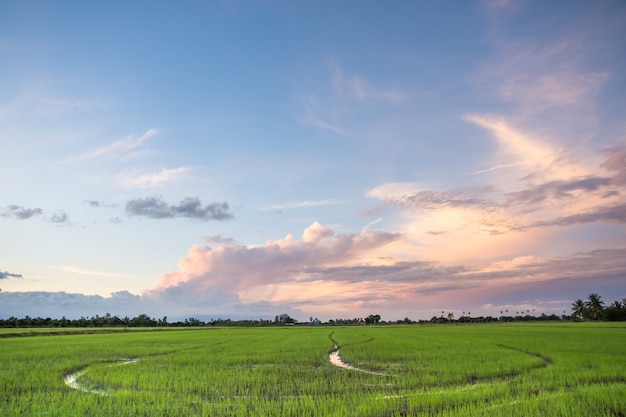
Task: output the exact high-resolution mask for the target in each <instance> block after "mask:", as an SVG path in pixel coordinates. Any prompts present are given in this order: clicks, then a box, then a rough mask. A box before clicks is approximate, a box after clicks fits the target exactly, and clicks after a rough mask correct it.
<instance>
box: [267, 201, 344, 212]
mask: <svg viewBox="0 0 626 417" xmlns="http://www.w3.org/2000/svg"><path fill="white" fill-rule="evenodd" d="M344 203H345V201H344V200H335V199H332V198H326V199H323V200H304V201H294V202H291V203H282V204H274V205H269V206H263V207H261V210H286V209H296V208H303V207H319V206H335V205H339V204H344Z"/></svg>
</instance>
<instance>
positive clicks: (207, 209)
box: [126, 197, 233, 221]
mask: <svg viewBox="0 0 626 417" xmlns="http://www.w3.org/2000/svg"><path fill="white" fill-rule="evenodd" d="M229 210H230V208H229V206H228V203H226V202H222V203H212V204H207V205H206V206H202V202H201V201H200V199H199V198H197V197H186V198H184V199H183V200H181V202H180V203H179V204H177V205H174V204H168V203H167V202H166V201H165V200H163V198H162V197H146V198H137V199H134V200H130V201H128V202H127V203H126V213H128V214H129V215H131V216H144V217H149V218H152V219H166V218H174V217H183V218H190V219H197V220H205V221H209V220H227V219H232V218H233V214H232V213H231V212H230V211H229Z"/></svg>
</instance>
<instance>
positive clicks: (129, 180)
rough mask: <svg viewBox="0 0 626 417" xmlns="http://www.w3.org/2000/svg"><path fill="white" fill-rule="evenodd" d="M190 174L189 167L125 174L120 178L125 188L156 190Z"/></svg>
mask: <svg viewBox="0 0 626 417" xmlns="http://www.w3.org/2000/svg"><path fill="white" fill-rule="evenodd" d="M187 172H189V168H188V167H178V168H163V169H161V170H160V171H158V172H154V173H149V174H124V175H121V176H120V184H121V186H122V187H125V188H154V187H159V186H161V185H163V184H166V183H169V182H173V181H178V180H180V179H182V178H184V176H185V174H186V173H187Z"/></svg>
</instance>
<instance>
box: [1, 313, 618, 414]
mask: <svg viewBox="0 0 626 417" xmlns="http://www.w3.org/2000/svg"><path fill="white" fill-rule="evenodd" d="M0 334H2V332H0ZM335 345H337V346H339V347H340V355H341V357H342V359H343V361H345V362H346V363H349V364H350V365H351V366H352V367H353V368H354V369H343V368H340V367H337V366H335V365H333V364H332V363H331V362H330V361H329V353H330V352H331V351H332V350H333V349H334V347H335ZM0 354H1V355H2V366H1V367H0V416H176V417H180V416H524V417H527V416H531V415H532V416H568V417H570V416H585V417H589V416H594V417H595V416H625V415H626V326H625V325H623V324H617V325H616V324H605V323H598V324H596V323H558V324H515V325H504V324H497V325H468V326H443V325H442V326H380V327H374V326H353V327H334V326H328V327H326V326H319V327H318V326H307V327H305V326H302V327H300V326H293V327H280V328H277V327H273V328H211V329H208V328H207V329H167V330H159V331H143V332H134V331H114V332H111V333H102V334H62V335H34V336H28V337H17V336H14V337H6V338H0Z"/></svg>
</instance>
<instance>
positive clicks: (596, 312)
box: [585, 293, 604, 320]
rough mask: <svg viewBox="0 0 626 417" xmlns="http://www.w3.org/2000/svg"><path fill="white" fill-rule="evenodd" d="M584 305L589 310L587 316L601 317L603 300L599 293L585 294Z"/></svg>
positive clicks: (598, 318) (597, 318)
mask: <svg viewBox="0 0 626 417" xmlns="http://www.w3.org/2000/svg"><path fill="white" fill-rule="evenodd" d="M585 306H586V307H587V309H588V310H589V317H590V318H592V319H595V320H600V317H602V310H603V309H604V301H602V297H600V295H599V294H596V293H591V294H589V295H588V296H587V301H586V302H585Z"/></svg>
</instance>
